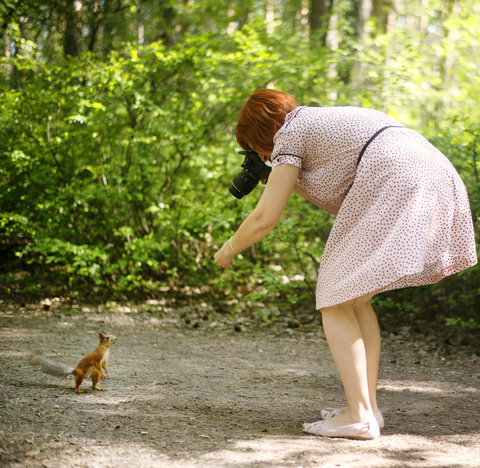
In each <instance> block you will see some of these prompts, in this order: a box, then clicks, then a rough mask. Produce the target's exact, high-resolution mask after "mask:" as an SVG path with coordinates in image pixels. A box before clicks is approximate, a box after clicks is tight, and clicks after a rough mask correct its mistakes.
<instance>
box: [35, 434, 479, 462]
mask: <svg viewBox="0 0 480 468" xmlns="http://www.w3.org/2000/svg"><path fill="white" fill-rule="evenodd" d="M451 444H452V443H451V442H449V441H448V440H447V441H442V443H440V442H438V443H436V442H435V441H433V442H432V441H431V440H429V439H427V438H425V437H420V436H409V437H407V438H405V437H399V436H383V437H381V438H380V439H376V440H373V441H355V440H341V439H328V438H320V437H314V436H298V437H286V436H265V437H262V438H252V439H248V440H238V441H234V440H230V441H227V444H226V446H224V447H222V448H219V449H218V450H215V449H213V450H209V451H207V452H206V453H203V454H199V456H197V457H192V456H191V455H188V454H185V453H182V452H179V453H178V454H176V455H172V451H171V450H172V449H173V448H174V447H173V446H172V444H170V446H168V447H167V446H166V444H165V443H164V442H163V441H162V440H161V439H160V438H159V439H158V440H157V441H152V440H148V442H147V441H145V442H122V443H115V442H112V443H102V444H100V443H98V442H96V441H92V440H87V439H85V440H78V441H77V440H71V441H65V443H64V444H63V443H62V444H57V447H58V448H59V449H60V450H58V452H57V453H58V459H61V460H62V463H60V462H56V459H57V457H55V458H50V459H48V460H46V461H45V462H44V463H43V465H44V466H45V467H46V468H57V467H61V466H66V464H68V466H91V467H97V466H98V467H100V466H105V467H110V466H111V467H113V466H115V468H121V467H132V468H136V467H155V468H156V467H158V468H163V467H165V468H167V467H168V468H177V467H181V468H190V467H198V466H208V467H242V466H245V467H250V466H262V467H292V466H293V467H300V466H322V468H333V467H337V466H342V467H355V468H372V467H375V466H381V467H382V468H389V467H392V468H394V467H399V466H402V467H405V468H409V467H418V466H422V467H430V466H432V467H438V466H442V467H445V468H478V466H479V463H480V456H478V455H473V452H472V450H470V451H469V452H467V449H465V450H464V453H463V454H462V458H461V461H457V460H456V459H452V458H451V457H450V448H451ZM60 445H61V447H60ZM477 445H478V444H477ZM73 447H75V448H76V450H75V451H74V450H72V448H73ZM479 448H480V447H479ZM79 449H80V450H79ZM165 449H169V454H167V453H164V450H165ZM455 450H456V451H457V453H458V450H459V448H458V446H455ZM477 453H480V451H478V452H477ZM340 456H341V458H339V457H340Z"/></svg>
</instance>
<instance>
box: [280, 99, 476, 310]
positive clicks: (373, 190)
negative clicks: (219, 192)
mask: <svg viewBox="0 0 480 468" xmlns="http://www.w3.org/2000/svg"><path fill="white" fill-rule="evenodd" d="M387 126H390V127H391V128H387V129H385V130H383V131H382V132H381V133H379V134H378V135H377V136H376V137H375V138H374V139H373V140H371V141H370V142H369V140H370V139H371V138H372V136H373V135H375V133H376V132H377V131H379V130H381V129H382V128H384V127H387ZM274 142H275V147H274V150H273V153H272V166H273V168H275V167H276V166H278V165H280V164H291V165H293V166H296V167H298V168H300V173H299V177H298V184H299V185H300V186H301V187H303V188H304V190H305V191H306V192H307V193H308V194H309V195H310V196H311V197H312V198H313V199H315V200H317V201H318V202H320V203H323V204H325V205H331V206H335V207H340V210H339V213H338V215H337V217H336V220H335V223H334V225H333V228H332V231H331V233H330V236H329V238H328V241H327V244H326V246H325V250H324V253H323V256H322V260H321V264H320V268H319V271H318V283H317V308H318V309H321V308H323V307H328V306H332V305H335V304H340V303H342V302H346V301H348V300H351V299H354V298H356V297H359V296H362V295H364V294H368V293H371V292H373V291H376V290H382V291H387V290H391V289H397V288H403V287H407V286H420V285H425V284H431V283H435V282H437V281H440V280H441V279H442V278H444V277H445V276H448V275H452V274H454V273H457V272H459V271H462V270H464V269H466V268H469V267H471V266H473V265H475V264H476V263H477V255H476V250H475V238H474V232H473V223H472V215H471V212H470V206H469V202H468V196H467V192H466V189H465V186H464V184H463V182H462V180H461V179H460V176H459V175H458V173H457V172H456V170H455V168H454V167H453V166H452V164H451V163H450V161H449V160H448V159H447V158H446V157H445V156H444V155H443V154H442V153H441V152H440V151H438V150H437V149H436V148H435V147H434V146H432V145H431V144H430V143H429V142H428V141H427V140H426V139H425V138H424V137H422V136H421V135H420V134H418V133H417V132H415V131H414V130H410V129H408V128H406V127H404V126H403V125H401V124H400V123H399V122H397V121H396V120H395V119H393V118H392V117H389V116H387V115H386V114H383V113H382V112H379V111H375V110H372V109H362V108H356V107H326V108H311V107H298V108H296V109H295V110H294V111H293V112H291V113H290V114H288V115H287V118H286V119H285V124H284V125H283V127H282V128H281V129H280V130H279V131H278V132H277V134H276V135H275V138H274ZM367 142H369V144H368V146H366V148H365V150H364V153H363V155H362V158H361V159H360V162H359V163H358V167H357V162H358V158H359V155H360V153H361V151H362V149H363V148H364V146H365V145H366V144H367Z"/></svg>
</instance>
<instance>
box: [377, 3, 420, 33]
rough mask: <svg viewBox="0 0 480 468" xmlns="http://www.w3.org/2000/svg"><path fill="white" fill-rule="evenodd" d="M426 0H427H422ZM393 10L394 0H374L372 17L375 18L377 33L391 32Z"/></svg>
mask: <svg viewBox="0 0 480 468" xmlns="http://www.w3.org/2000/svg"><path fill="white" fill-rule="evenodd" d="M422 1H425V0H422ZM392 13H393V14H395V12H394V10H393V3H392V0H373V1H372V17H373V18H375V34H376V35H379V34H386V33H387V32H389V29H390V27H391V25H390V24H389V23H390V22H391V18H392Z"/></svg>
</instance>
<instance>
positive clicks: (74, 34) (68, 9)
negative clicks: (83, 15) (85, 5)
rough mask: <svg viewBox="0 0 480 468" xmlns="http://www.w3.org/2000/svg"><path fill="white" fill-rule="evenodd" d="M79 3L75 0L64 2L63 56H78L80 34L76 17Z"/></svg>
mask: <svg viewBox="0 0 480 468" xmlns="http://www.w3.org/2000/svg"><path fill="white" fill-rule="evenodd" d="M80 9H81V3H80V2H78V1H76V0H66V2H65V33H64V42H63V55H65V57H67V56H69V55H70V56H71V57H78V52H79V41H80V34H79V31H78V17H79V14H78V12H79V10H80Z"/></svg>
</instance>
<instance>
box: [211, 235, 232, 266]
mask: <svg viewBox="0 0 480 468" xmlns="http://www.w3.org/2000/svg"><path fill="white" fill-rule="evenodd" d="M234 256H235V252H234V251H233V250H232V248H231V247H230V244H229V241H227V242H225V244H223V247H222V248H221V249H220V250H219V251H218V252H217V253H216V254H215V256H214V259H215V263H216V264H217V265H220V266H221V267H223V268H229V267H231V266H232V264H233V257H234Z"/></svg>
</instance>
